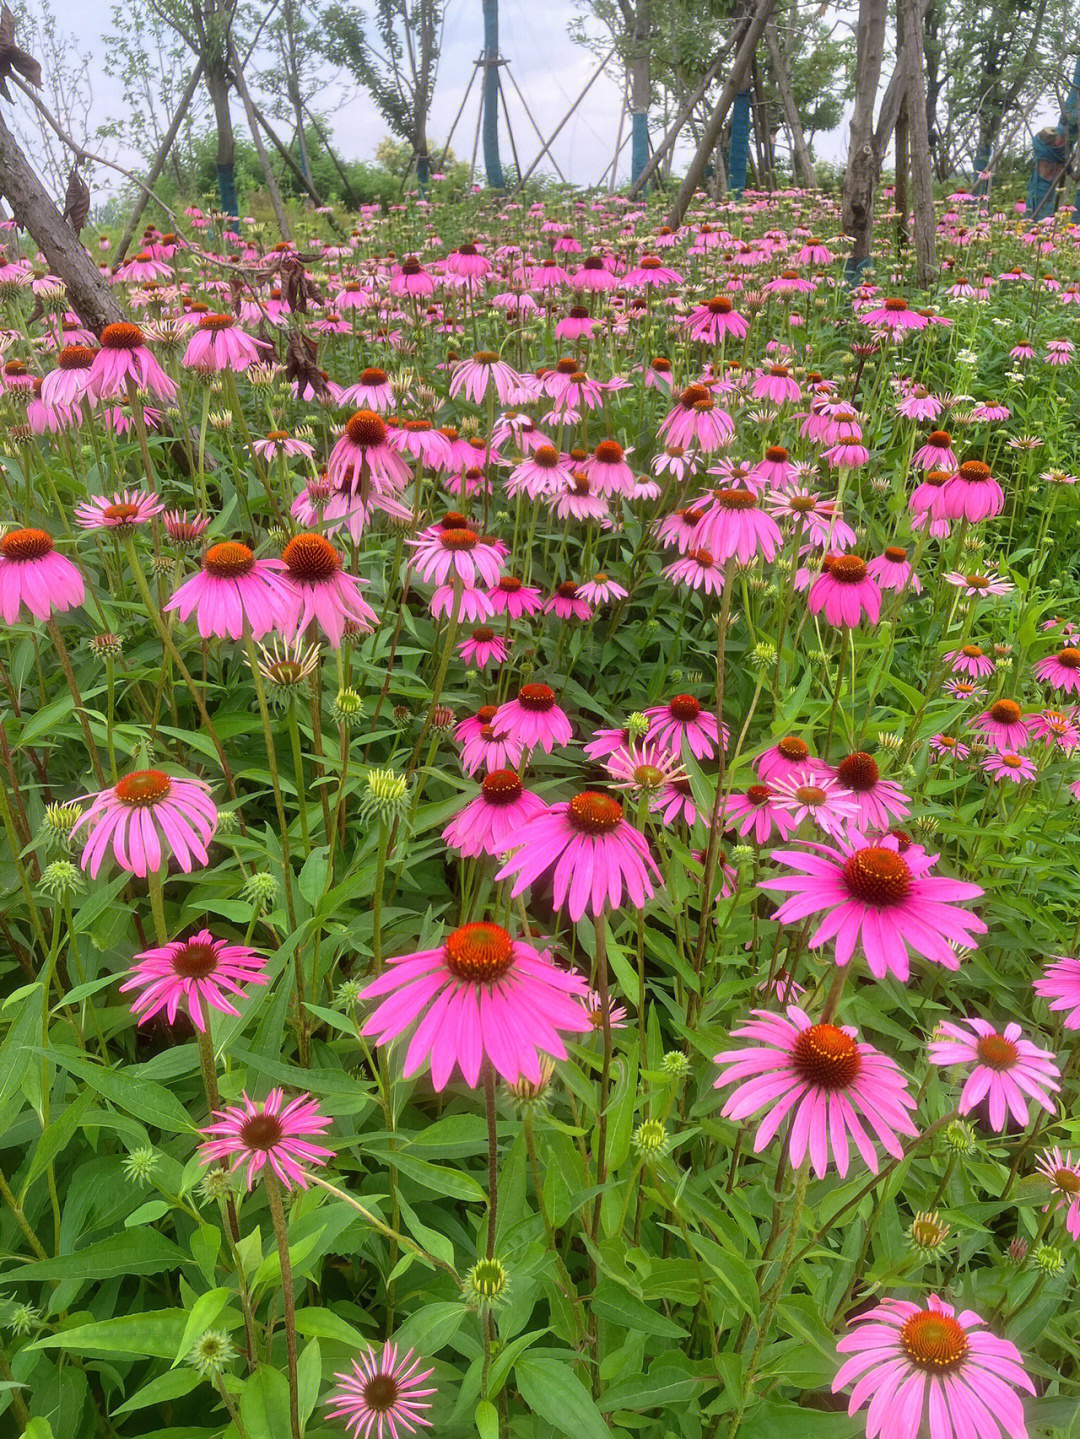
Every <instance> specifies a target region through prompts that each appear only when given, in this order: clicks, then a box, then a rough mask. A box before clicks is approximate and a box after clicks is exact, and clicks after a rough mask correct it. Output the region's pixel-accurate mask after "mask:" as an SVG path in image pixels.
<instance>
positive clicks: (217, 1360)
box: [188, 1329, 236, 1378]
mask: <svg viewBox="0 0 1080 1439" xmlns="http://www.w3.org/2000/svg"><path fill="white" fill-rule="evenodd" d="M235 1358H236V1349H235V1348H234V1347H233V1342H232V1340H231V1339H230V1338H229V1336H228V1335H227V1334H226V1333H225V1331H224V1330H223V1329H206V1330H204V1331H203V1333H202V1334H200V1335H199V1337H198V1339H196V1341H195V1344H194V1347H193V1348H192V1350H191V1353H190V1354H189V1355H188V1363H189V1364H190V1365H192V1366H193V1368H195V1369H197V1370H198V1371H199V1373H200V1374H201V1375H202V1376H203V1377H204V1378H213V1377H214V1376H215V1375H217V1374H220V1373H222V1371H223V1370H225V1369H227V1368H228V1367H229V1365H230V1364H231V1363H232V1361H233V1360H234V1359H235Z"/></svg>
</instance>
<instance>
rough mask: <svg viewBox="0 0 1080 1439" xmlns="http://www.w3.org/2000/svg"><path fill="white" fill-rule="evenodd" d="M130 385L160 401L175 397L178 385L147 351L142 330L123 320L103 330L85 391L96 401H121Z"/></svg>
mask: <svg viewBox="0 0 1080 1439" xmlns="http://www.w3.org/2000/svg"><path fill="white" fill-rule="evenodd" d="M129 383H130V384H133V385H134V386H135V388H136V389H137V390H149V391H150V393H151V394H153V395H156V396H157V398H158V399H159V400H172V399H173V398H174V396H175V395H176V386H175V385H174V384H173V382H172V380H170V379H169V377H168V375H167V374H166V373H165V371H164V370H163V369H162V368H161V366H160V365H159V364H158V362H157V360H155V359H154V357H153V355H152V354H151V353H150V351H149V350H148V349H147V347H146V343H145V340H144V337H143V332H142V330H140V329H139V327H138V325H132V324H129V323H128V322H127V321H126V320H121V321H118V322H117V323H116V324H113V325H106V326H105V328H104V329H103V330H102V332H101V349H100V350H98V352H97V354H96V355H95V356H94V361H93V364H92V365H91V366H90V379H89V380H88V381H87V385H86V389H87V393H88V394H90V395H93V396H94V397H95V398H96V399H110V398H112V397H113V396H116V397H118V398H121V399H122V398H123V397H124V396H125V395H126V394H127V390H128V384H129Z"/></svg>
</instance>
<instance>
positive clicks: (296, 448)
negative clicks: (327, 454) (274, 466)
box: [251, 430, 315, 460]
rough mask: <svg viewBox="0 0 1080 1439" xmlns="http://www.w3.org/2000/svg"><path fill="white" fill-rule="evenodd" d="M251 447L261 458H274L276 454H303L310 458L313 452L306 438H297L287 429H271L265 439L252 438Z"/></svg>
mask: <svg viewBox="0 0 1080 1439" xmlns="http://www.w3.org/2000/svg"><path fill="white" fill-rule="evenodd" d="M251 448H252V449H253V450H254V451H255V453H256V454H257V455H258V456H259V458H260V459H263V460H275V459H277V457H278V455H285V456H292V455H303V457H304V458H305V459H307V460H310V459H311V458H312V456H313V455H314V453H315V449H314V447H313V446H312V445H309V444H308V442H307V441H306V440H297V439H295V438H294V437H293V436H292V435H290V434H289V432H288V430H271V431H270V432H269V434H267V436H266V437H265V439H260V440H253V441H252V443H251Z"/></svg>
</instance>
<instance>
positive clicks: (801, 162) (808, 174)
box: [765, 20, 817, 190]
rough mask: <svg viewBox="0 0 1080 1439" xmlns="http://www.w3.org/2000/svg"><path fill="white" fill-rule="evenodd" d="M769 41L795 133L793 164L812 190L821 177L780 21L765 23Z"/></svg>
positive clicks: (779, 87) (787, 116) (787, 121)
mask: <svg viewBox="0 0 1080 1439" xmlns="http://www.w3.org/2000/svg"><path fill="white" fill-rule="evenodd" d="M765 44H766V45H767V46H768V50H769V63H770V64H771V65H772V72H773V80H774V81H775V82H776V88H777V90H778V91H779V92H780V104H781V106H782V108H783V111H784V124H785V125H786V126H787V128H788V133H789V134H790V136H791V154H792V163H793V167H794V170H795V177H796V179H797V180H798V182H799V184H800V185H801V186H802V187H803V189H804V190H812V189H813V188H814V187H815V186H816V184H817V176H816V175H815V174H814V157H813V156H812V155H811V153H810V146H809V145H808V144H807V143H806V134H805V132H804V130H803V127H802V120H801V119H800V118H799V111H798V107H797V106H796V104H795V94H794V92H793V90H792V88H791V73H790V67H789V64H788V57H787V55H786V54H785V53H784V51H783V50H782V49H781V46H780V37H779V36H778V35H777V33H776V21H775V20H770V21H769V23H768V24H767V25H766V26H765Z"/></svg>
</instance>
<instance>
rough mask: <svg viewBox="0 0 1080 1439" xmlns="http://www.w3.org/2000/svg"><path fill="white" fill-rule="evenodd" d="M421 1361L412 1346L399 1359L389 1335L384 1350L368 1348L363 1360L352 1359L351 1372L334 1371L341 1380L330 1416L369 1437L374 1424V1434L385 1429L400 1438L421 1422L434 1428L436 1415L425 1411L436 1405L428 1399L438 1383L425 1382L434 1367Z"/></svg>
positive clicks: (361, 1438)
mask: <svg viewBox="0 0 1080 1439" xmlns="http://www.w3.org/2000/svg"><path fill="white" fill-rule="evenodd" d="M420 1363H421V1361H420V1360H419V1359H414V1358H413V1351H412V1350H411V1349H409V1350H407V1351H406V1352H405V1353H404V1354H402V1355H401V1357H400V1358H398V1348H397V1345H396V1344H391V1343H390V1341H389V1340H387V1341H386V1343H385V1344H384V1345H383V1347H382V1352H381V1353H380V1352H379V1351H378V1350H376V1349H369V1350H368V1352H367V1353H366V1354H361V1356H360V1359H359V1362H358V1361H357V1360H355V1359H354V1360H352V1372H351V1373H348V1372H345V1373H335V1375H334V1378H335V1379H337V1380H338V1381H339V1383H338V1387H337V1388H336V1389H334V1390H332V1391H331V1392H330V1394H329V1396H328V1398H327V1400H326V1412H327V1417H328V1418H330V1419H344V1421H345V1428H346V1429H348V1430H350V1431H351V1433H352V1436H353V1439H369V1436H370V1435H371V1431H372V1429H374V1430H375V1439H385V1436H384V1430H385V1435H386V1436H388V1439H400V1434H401V1433H404V1434H412V1433H414V1432H415V1430H416V1426H417V1425H418V1424H419V1425H422V1426H423V1427H424V1428H425V1429H430V1428H431V1420H430V1419H425V1418H424V1415H423V1412H422V1411H423V1410H425V1409H430V1408H431V1405H430V1403H428V1402H426V1401H427V1399H428V1396H429V1395H430V1394H434V1393H436V1392H437V1391H436V1389H435V1386H434V1385H431V1386H429V1387H428V1388H427V1389H421V1387H420V1386H421V1385H422V1384H423V1382H424V1380H425V1379H430V1378H431V1375H432V1374H433V1373H434V1370H432V1369H424V1370H423V1371H420ZM418 1371H420V1372H418ZM399 1431H400V1433H399Z"/></svg>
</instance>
